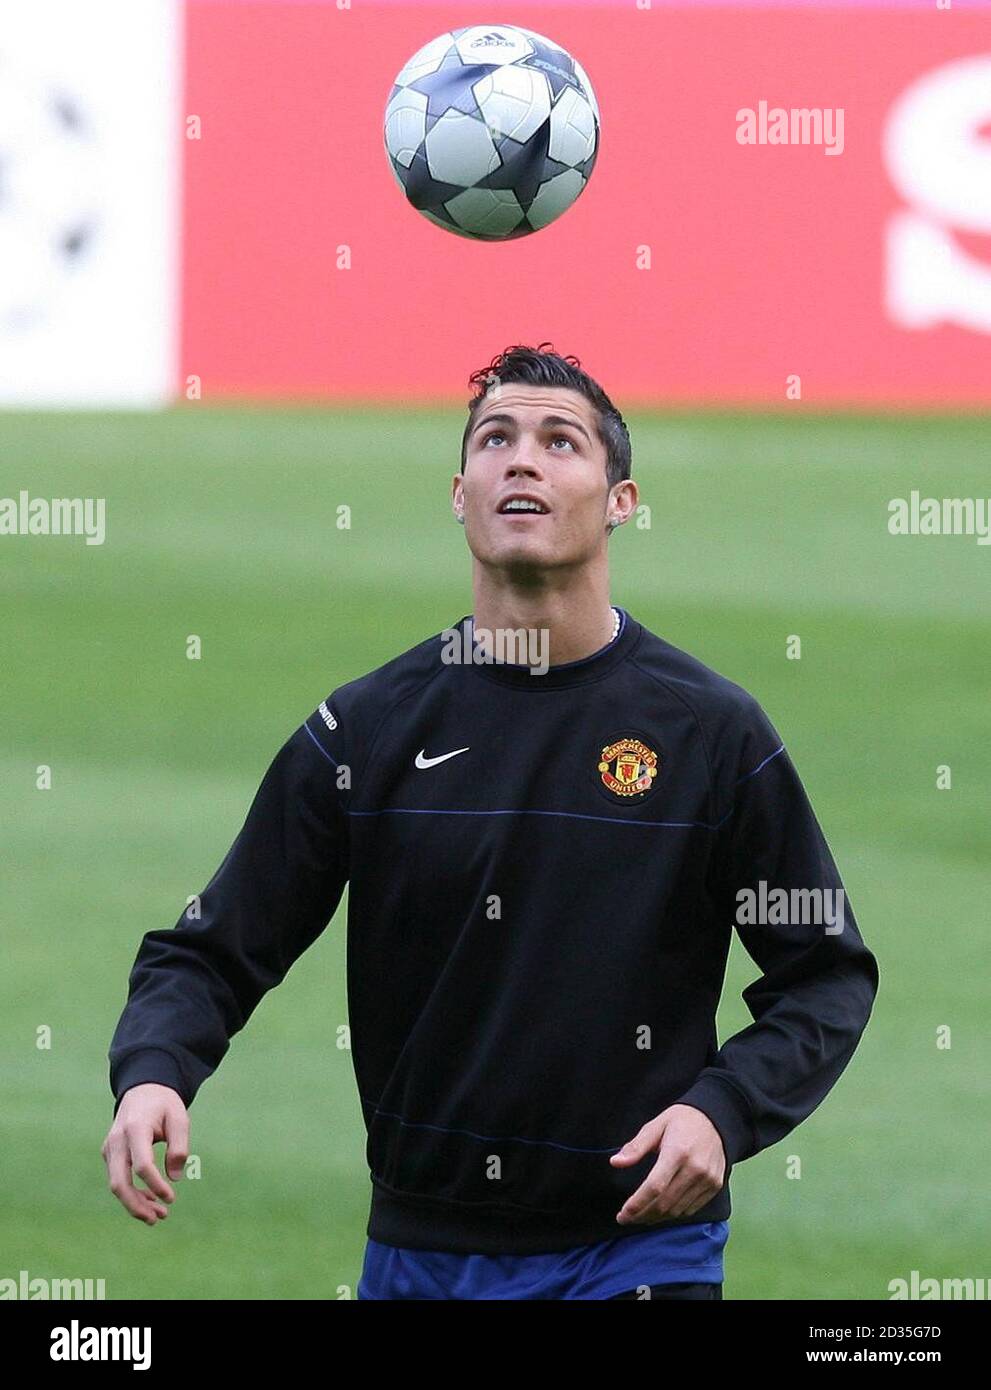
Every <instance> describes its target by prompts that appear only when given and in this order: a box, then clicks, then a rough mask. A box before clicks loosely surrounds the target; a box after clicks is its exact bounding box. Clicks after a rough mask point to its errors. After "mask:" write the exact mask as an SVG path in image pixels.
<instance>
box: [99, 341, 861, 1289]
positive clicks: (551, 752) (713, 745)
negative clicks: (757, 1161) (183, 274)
mask: <svg viewBox="0 0 991 1390" xmlns="http://www.w3.org/2000/svg"><path fill="white" fill-rule="evenodd" d="M548 347H549V345H548V344H541V345H540V347H538V348H537V349H532V348H529V347H514V348H510V349H507V350H506V352H504V353H502V354H500V355H499V356H498V357H497V358H496V359H494V361H493V362H492V364H491V366H490V367H489V368H488V369H485V370H483V371H479V372H476V373H474V374H473V375H472V377H471V378H470V381H471V383H472V385H473V386H474V387H475V388H476V392H475V394H474V396H473V398H472V400H471V402H470V404H469V418H468V423H467V425H466V428H465V433H464V437H463V440H462V464H461V471H460V472H459V473H458V474H456V475H455V478H454V485H453V499H452V500H453V508H454V513H455V517H456V519H457V520H458V521H460V522H462V523H463V524H464V526H465V534H466V538H467V542H468V547H469V549H470V551H471V553H472V557H473V566H472V582H473V591H474V611H473V614H472V615H471V616H469V617H465V618H462V619H461V620H460V621H459V622H458V623H457V624H456V625H455V626H454V627H453V628H450V629H445V631H444V632H441V633H439V634H437V635H435V636H434V637H431V638H428V639H427V640H426V641H424V642H421V643H420V644H419V645H418V646H415V647H413V648H412V649H411V650H410V651H408V652H405V653H404V654H403V655H401V656H399V657H397V658H396V659H395V660H393V661H390V662H388V663H386V665H384V666H382V667H380V668H379V669H378V670H376V671H373V672H371V673H370V674H369V675H367V676H364V677H362V678H361V679H359V680H355V681H351V682H349V683H348V684H346V685H343V686H341V687H340V688H339V689H337V690H336V691H334V692H333V693H332V694H331V695H330V696H329V697H328V698H327V699H326V700H325V701H323V702H322V703H321V704H320V706H319V707H318V709H317V710H316V711H315V712H314V713H313V714H312V715H311V716H310V717H309V718H308V719H307V720H306V722H305V723H304V724H303V725H302V726H301V727H300V728H299V729H298V730H297V731H296V732H295V733H294V734H293V735H292V736H291V737H290V738H289V739H288V741H287V742H286V743H285V745H284V746H283V748H282V749H281V751H280V752H279V753H278V755H277V756H276V758H275V760H274V761H273V763H272V765H271V767H270V768H269V770H268V772H267V773H266V775H265V777H264V780H263V781H262V783H261V786H260V788H259V791H258V793H257V795H256V797H255V800H254V802H253V804H252V806H251V809H250V811H249V813H248V817H247V820H246V821H245V824H244V827H243V829H242V830H241V832H240V834H239V835H238V837H237V839H236V840H235V842H234V844H233V846H232V848H231V850H230V851H229V853H228V855H227V857H226V858H225V860H224V862H223V864H222V865H221V866H220V869H219V870H218V872H217V874H216V875H215V876H214V878H213V880H212V881H211V882H210V884H208V886H207V888H206V889H205V890H204V892H203V894H202V898H201V903H200V916H199V917H198V918H197V919H196V920H187V919H186V918H185V917H184V918H181V919H180V921H179V923H178V925H177V926H176V928H175V929H174V930H170V931H152V932H149V933H148V934H147V935H146V936H145V937H144V940H143V942H142V944H141V948H140V950H139V953H138V957H137V961H136V963H135V967H134V970H133V972H132V974H131V980H130V994H129V998H128V1002H127V1005H126V1007H125V1009H124V1012H123V1015H122V1017H121V1020H120V1022H119V1024H118V1027H117V1030H116V1033H115V1035H114V1039H113V1042H112V1044H111V1050H110V1060H111V1087H112V1089H113V1091H114V1094H115V1096H116V1097H117V1109H116V1111H115V1116H116V1118H115V1121H114V1124H113V1127H112V1128H111V1130H110V1133H109V1134H108V1136H107V1139H106V1141H105V1144H104V1148H103V1153H104V1157H105V1159H106V1161H107V1165H108V1171H109V1178H110V1183H111V1188H112V1190H113V1191H114V1192H115V1193H116V1195H117V1196H118V1197H119V1198H120V1200H121V1201H122V1202H123V1204H124V1205H125V1206H126V1208H127V1209H128V1210H129V1211H130V1212H131V1213H132V1214H133V1215H134V1216H136V1217H138V1218H139V1219H141V1220H144V1221H146V1222H147V1223H148V1224H149V1225H154V1224H155V1223H156V1221H158V1220H160V1219H161V1218H163V1217H164V1216H165V1215H166V1213H167V1206H166V1204H167V1203H170V1202H171V1201H172V1200H173V1199H174V1191H173V1189H172V1187H171V1186H170V1184H169V1183H168V1182H167V1181H166V1180H165V1178H164V1177H163V1176H162V1175H161V1173H160V1172H159V1171H158V1169H157V1168H156V1166H155V1162H154V1156H153V1149H152V1145H153V1143H154V1142H157V1141H159V1140H163V1139H164V1140H165V1141H166V1143H167V1146H168V1153H167V1161H166V1172H167V1173H168V1174H169V1176H171V1177H172V1178H176V1177H178V1176H179V1174H180V1172H181V1167H182V1162H183V1159H184V1157H185V1155H186V1151H187V1138H188V1120H187V1114H186V1107H187V1106H188V1105H190V1104H191V1102H192V1100H193V1097H194V1096H195V1094H196V1092H197V1090H198V1088H199V1086H200V1085H201V1084H202V1082H203V1081H204V1080H205V1079H206V1078H207V1077H208V1076H209V1075H210V1074H211V1073H212V1072H213V1071H214V1070H215V1069H216V1067H217V1066H218V1065H219V1063H220V1061H221V1059H222V1058H223V1056H224V1054H225V1052H226V1051H227V1048H228V1046H229V1042H230V1038H231V1036H232V1035H233V1034H234V1033H236V1032H237V1031H238V1030H239V1029H241V1028H242V1027H243V1026H244V1024H245V1023H246V1022H247V1020H248V1018H249V1016H250V1014H251V1012H252V1010H253V1009H254V1008H255V1006H256V1005H257V1003H258V1002H259V1000H260V999H261V997H262V995H263V994H264V993H265V992H266V991H267V990H268V989H270V988H271V987H272V986H273V985H276V984H278V983H279V982H280V981H281V980H282V979H283V977H284V976H285V974H286V972H287V971H288V970H289V968H290V966H291V965H292V963H293V962H294V961H295V960H296V959H297V958H298V956H299V955H300V954H301V953H302V952H303V951H305V950H306V948H307V947H308V946H309V945H310V944H311V943H312V942H313V940H314V939H315V938H316V937H317V936H318V935H319V933H320V932H321V931H322V930H323V928H324V926H325V925H326V923H327V922H328V921H329V919H330V918H331V917H332V916H333V913H334V911H335V909H336V907H337V904H338V902H339V900H340V898H341V895H342V892H343V889H344V885H345V883H346V882H348V883H349V885H350V887H349V895H348V928H347V930H348V998H349V1014H350V1027H351V1039H352V1049H353V1059H354V1067H355V1075H356V1080H357V1085H358V1090H359V1093H360V1097H361V1104H362V1108H363V1114H364V1118H365V1122H366V1126H367V1130H368V1144H367V1158H368V1163H369V1167H370V1169H371V1180H372V1198H371V1212H370V1217H369V1224H368V1237H369V1240H368V1245H367V1247H366V1254H365V1263H364V1270H363V1274H362V1279H361V1283H360V1285H359V1288H358V1297H359V1298H363V1299H364V1298H368V1299H393V1298H455V1299H486V1298H492V1299H503V1298H514V1299H515V1298H519V1299H537V1298H551V1299H572V1298H579V1299H590V1298H601V1299H605V1298H634V1297H647V1296H652V1297H653V1296H656V1297H668V1298H705V1297H709V1298H719V1297H720V1296H721V1289H722V1276H723V1269H722V1251H723V1246H724V1244H725V1241H726V1237H727V1229H728V1228H727V1217H728V1216H729V1214H730V1198H729V1185H728V1179H729V1175H730V1170H731V1168H732V1165H733V1164H734V1163H738V1162H740V1161H741V1160H743V1159H745V1158H748V1157H750V1156H751V1155H753V1154H755V1153H758V1152H759V1151H760V1150H761V1149H764V1148H766V1147H767V1146H768V1145H770V1144H774V1143H776V1142H777V1141H778V1140H780V1139H782V1138H783V1137H784V1136H785V1135H787V1134H788V1133H789V1132H790V1131H791V1130H792V1129H793V1128H794V1127H795V1126H796V1125H797V1124H798V1123H800V1122H801V1121H802V1120H803V1119H805V1118H806V1117H807V1116H808V1115H809V1114H810V1113H811V1112H812V1111H813V1110H814V1109H815V1107H816V1106H817V1105H818V1104H819V1103H820V1102H821V1101H822V1100H823V1098H824V1097H825V1096H826V1094H827V1093H828V1092H829V1090H830V1088H831V1087H832V1086H833V1085H834V1083H835V1082H836V1080H837V1078H838V1077H839V1075H840V1073H841V1072H842V1070H843V1068H844V1067H845V1065H846V1063H847V1062H848V1061H849V1059H850V1056H851V1055H852V1053H853V1051H854V1049H855V1047H856V1045H857V1042H858V1040H859V1038H860V1036H861V1034H862V1032H863V1029H864V1027H865V1025H866V1023H867V1020H868V1018H869V1015H870V1011H871V1008H872V1004H873V1000H874V996H875V993H876V989H877V982H878V971H877V964H876V961H875V958H874V956H873V955H872V953H871V952H870V951H869V950H868V948H867V946H866V945H865V944H864V942H863V940H862V938H861V935H860V933H859V930H858V927H857V924H856V921H855V919H854V916H853V913H852V911H851V910H850V907H849V904H847V903H846V901H845V897H844V895H843V890H842V885H841V882H840V878H839V874H838V872H837V869H836V865H835V863H834V862H833V859H832V856H831V855H830V852H829V849H828V847H827V845H826V842H825V840H824V838H823V835H822V831H821V830H820V828H819V825H818V822H817V820H816V818H815V815H814V813H813V811H812V809H811V806H810V804H809V802H808V800H807V798H806V795H805V793H804V790H803V788H802V785H801V782H800V781H799V778H798V775H797V773H796V771H795V769H794V767H793V765H792V763H791V761H790V759H789V756H788V753H787V752H786V750H785V749H784V748H783V746H782V742H781V739H780V737H779V736H778V734H777V732H776V731H775V729H774V727H773V726H772V725H771V723H770V722H769V721H768V719H767V716H766V715H765V714H764V713H763V711H762V710H761V708H760V706H759V705H758V704H757V702H756V701H755V700H754V699H753V698H752V697H751V696H749V695H748V694H747V693H746V692H745V691H744V690H742V689H741V688H740V687H739V686H737V685H735V684H733V683H732V682H731V681H728V680H726V679H725V678H723V677H722V676H719V675H717V674H716V673H715V672H714V671H711V670H709V669H708V668H707V667H706V666H704V665H702V664H701V663H700V662H699V661H697V660H695V659H694V658H693V657H691V656H689V655H687V654H686V653H684V652H682V651H679V650H678V649H677V648H675V647H673V646H671V645H669V644H668V643H667V642H665V641H663V640H662V639H661V638H660V637H657V636H655V635H654V634H653V633H651V632H649V631H648V630H647V629H646V628H644V627H643V626H642V625H641V624H640V623H638V622H637V621H636V619H635V618H634V617H633V616H632V614H630V613H629V612H627V611H625V610H623V609H616V608H612V607H611V606H610V603H609V570H608V551H607V546H608V538H609V535H610V533H611V531H612V530H613V529H614V528H615V527H617V526H621V525H622V524H623V523H624V522H626V521H627V520H628V519H629V518H630V516H631V515H632V514H633V512H634V509H635V507H636V505H637V487H636V484H635V483H634V482H633V481H632V480H631V478H630V443H629V435H628V433H627V430H626V426H625V425H624V423H623V421H622V418H621V416H620V415H619V413H618V411H617V410H616V409H615V407H614V406H613V404H612V402H611V401H610V400H609V398H608V396H606V395H605V393H604V392H603V391H602V389H601V387H599V386H598V385H597V383H595V382H594V381H593V380H592V379H591V378H590V377H588V376H587V375H586V374H585V373H584V372H583V371H582V370H581V369H580V365H579V364H578V362H577V360H576V359H574V358H571V357H569V358H562V357H560V356H559V355H557V354H556V353H554V352H553V350H550V351H545V350H544V349H545V348H548ZM510 637H514V638H515V643H514V642H513V641H509V640H507V639H508V638H510ZM507 650H508V651H511V652H512V651H515V654H516V656H517V657H519V658H520V659H517V660H513V659H512V658H511V656H510V657H507V655H506V653H507ZM734 926H735V929H736V930H737V931H738V932H739V935H740V937H741V939H742V940H743V942H744V945H745V946H746V948H747V950H748V952H749V953H750V955H751V957H752V958H753V960H754V961H755V962H756V964H757V965H758V967H759V968H760V970H761V971H762V975H761V977H760V978H759V979H758V980H757V981H755V982H754V983H753V984H751V985H750V986H749V987H748V988H747V990H746V991H745V992H744V999H745V1000H746V1002H747V1004H748V1006H749V1008H750V1011H751V1013H752V1015H753V1017H754V1020H755V1021H754V1023H753V1024H752V1025H751V1026H749V1027H748V1028H746V1029H744V1030H743V1031H742V1032H741V1033H739V1034H737V1035H736V1036H735V1037H732V1038H730V1039H728V1040H727V1041H726V1042H725V1043H724V1045H723V1046H722V1048H720V1047H719V1046H718V1042H717V1037H716V1030H715V1021H714V1020H715V1012H716V1007H717V1004H718V1001H719V995H720V991H721V988H722V982H723V975H724V969H725V964H726V957H727V952H728V949H729V945H730V939H731V935H732V931H733V929H734ZM134 1173H137V1174H138V1175H139V1176H140V1177H141V1178H143V1179H144V1181H145V1182H146V1183H147V1185H148V1189H149V1190H148V1191H145V1190H143V1189H140V1188H137V1187H136V1186H135V1185H134V1181H133V1174H134Z"/></svg>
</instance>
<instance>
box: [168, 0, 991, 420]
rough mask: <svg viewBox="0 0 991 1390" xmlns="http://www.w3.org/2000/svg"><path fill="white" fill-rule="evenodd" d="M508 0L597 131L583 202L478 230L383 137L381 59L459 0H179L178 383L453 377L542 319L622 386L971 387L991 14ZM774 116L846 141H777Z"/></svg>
mask: <svg viewBox="0 0 991 1390" xmlns="http://www.w3.org/2000/svg"><path fill="white" fill-rule="evenodd" d="M497 9H498V14H497V15H489V14H488V12H487V11H486V16H487V17H488V18H497V19H498V22H499V23H504V24H506V23H508V24H512V23H518V24H521V25H524V26H526V27H529V28H532V29H537V30H538V32H540V33H542V34H545V35H547V36H548V37H550V38H552V39H554V40H555V41H556V42H557V43H559V44H561V45H562V46H563V47H565V48H566V49H568V50H569V51H570V52H571V53H573V54H574V55H575V56H576V57H577V58H578V59H579V60H580V62H581V63H582V65H583V67H584V68H585V69H586V71H587V72H588V74H589V77H590V79H591V81H592V83H593V86H594V88H595V93H596V96H597V99H598V103H599V106H600V108H601V112H602V131H601V145H600V151H599V157H598V162H597V164H596V167H595V170H594V172H593V174H592V178H591V182H590V183H589V186H588V188H587V189H586V190H585V192H584V193H583V194H582V195H581V197H580V198H579V199H578V201H577V202H576V203H575V205H574V206H573V207H572V208H571V209H570V210H569V211H568V212H566V213H565V214H564V215H563V216H562V217H561V218H560V219H559V220H558V221H556V222H554V223H553V224H552V225H550V226H549V227H547V228H545V229H544V230H543V231H541V232H538V233H536V234H535V235H532V236H528V237H524V238H521V239H519V240H515V241H508V242H502V243H494V244H493V243H480V242H475V241H470V240H467V239H463V238H461V237H457V236H453V235H451V234H450V233H447V232H445V231H443V230H441V229H439V228H438V227H436V226H434V225H433V224H431V223H430V222H428V221H427V220H426V219H425V218H423V217H421V216H420V215H418V214H417V213H416V212H415V211H413V210H412V208H410V207H409V206H408V205H407V204H406V202H405V200H404V198H403V196H402V193H401V191H400V189H399V187H398V186H397V184H396V182H395V180H394V179H393V177H392V174H391V172H390V169H389V166H388V161H387V158H386V154H385V151H384V148H383V143H382V120H383V111H384V107H385V103H386V99H387V97H388V94H389V91H390V87H391V85H392V81H393V78H394V76H395V75H396V73H397V72H398V71H399V70H400V68H401V67H402V66H403V64H404V63H405V62H406V60H407V59H408V58H409V57H410V56H411V54H412V53H413V52H414V51H415V50H416V49H418V48H419V47H421V46H422V45H423V44H424V43H425V42H427V41H428V40H429V39H431V38H434V37H435V36H437V35H439V34H441V33H443V32H444V31H445V30H449V29H451V28H453V27H458V26H461V25H464V24H467V23H476V22H478V20H479V15H478V11H477V10H476V9H474V8H473V9H472V10H471V12H470V13H469V12H467V11H466V8H465V6H457V5H418V6H398V5H371V4H361V5H359V4H358V3H355V4H354V5H353V6H352V7H350V8H344V9H339V8H338V7H337V6H336V5H335V4H320V5H314V4H293V5H290V4H285V3H278V0H260V2H259V3H250V2H249V3H242V4H237V5H230V4H223V3H214V2H211V0H190V3H189V5H188V7H187V18H186V60H185V81H186V93H185V109H186V112H187V113H189V114H190V115H195V116H197V117H198V118H199V126H198V134H199V138H198V139H187V140H186V141H185V147H184V166H185V173H184V214H183V218H184V231H183V288H182V325H183V328H182V350H181V374H182V378H183V379H185V378H186V376H187V375H189V374H195V375H196V376H198V377H199V378H200V379H201V382H202V389H203V392H204V395H210V396H213V397H216V396H218V395H229V394H237V395H260V396H273V395H274V396H279V395H285V396H293V397H311V396H321V397H322V396H328V397H335V398H340V399H350V400H354V399H364V398H369V399H371V398H374V399H378V400H382V399H385V400H388V399H393V400H414V399H423V400H429V399H432V398H458V399H460V397H461V396H462V395H463V394H464V390H465V382H466V377H467V374H468V372H469V371H470V370H472V369H474V368H475V367H477V366H480V365H483V364H484V363H486V362H487V361H488V360H489V359H490V358H491V357H492V355H493V354H494V353H496V352H498V351H499V350H500V349H501V348H503V347H505V346H507V345H509V344H512V343H517V342H530V343H536V342H539V341H542V340H545V339H546V340H551V341H553V343H554V344H555V346H556V347H557V348H558V350H559V351H562V352H573V353H576V354H577V355H578V356H579V357H580V358H581V360H582V362H583V364H584V365H586V366H587V367H588V369H589V370H590V371H591V372H593V374H594V375H596V376H597V377H599V378H600V379H602V380H603V381H607V382H608V383H609V388H610V390H611V391H615V392H616V394H617V395H621V396H622V397H623V399H624V401H625V402H627V403H631V402H633V401H643V402H655V401H664V402H676V403H678V402H683V403H722V402H727V403H734V402H740V403H768V404H774V403H783V402H784V401H785V399H786V389H787V383H788V381H789V379H792V380H793V379H794V378H800V382H801V395H802V399H803V400H804V401H806V402H809V403H816V402H818V403H822V404H828V405H844V404H850V405H854V404H878V405H898V404H912V405H933V406H950V405H976V404H979V403H982V402H986V401H987V400H988V398H989V395H991V140H989V131H991V26H989V24H988V20H987V16H986V14H985V15H982V14H980V13H979V12H973V11H969V12H968V11H966V10H964V9H959V8H958V9H955V10H951V11H943V10H938V9H936V8H935V7H933V8H929V9H927V10H925V11H919V10H914V9H913V10H899V9H892V8H877V9H874V8H864V7H856V8H852V9H837V10H821V9H814V8H801V9H795V10H785V9H781V8H768V9H752V8H747V9H713V8H710V7H708V6H703V7H698V8H685V9H679V8H672V7H669V6H658V7H654V8H650V9H639V8H636V7H635V6H634V5H633V4H631V5H628V6H624V7H612V8H609V9H608V10H603V9H599V8H598V7H596V6H593V5H581V6H561V7H560V8H557V7H551V6H547V5H542V6H540V7H539V10H537V9H535V7H534V6H532V5H519V4H500V5H499V6H498V7H497ZM792 110H796V111H797V110H804V111H808V110H814V111H818V112H821V113H823V119H824V121H825V122H826V126H825V129H830V128H831V129H832V130H833V135H834V139H833V148H829V146H828V144H826V143H825V142H824V141H823V142H820V143H814V142H811V141H805V142H802V141H800V140H799V141H798V142H797V143H791V142H790V141H789V142H787V143H785V142H782V141H775V140H774V139H773V137H772V136H771V133H770V132H771V130H772V129H773V128H774V127H775V120H776V119H777V118H776V117H775V115H774V113H775V112H776V111H778V112H784V113H789V112H791V111H792ZM748 113H753V114H752V117H751V115H749V114H748ZM830 113H832V115H830ZM840 113H841V114H840ZM830 121H832V122H833V124H832V127H830V124H829V123H830ZM838 121H841V122H842V140H839V139H836V138H835V136H836V133H837V131H838V129H839V126H838V125H837V122H838ZM784 128H785V127H783V126H781V125H780V122H779V124H778V127H777V129H778V133H779V134H780V133H781V132H782V130H784ZM194 129H196V127H194ZM805 129H806V130H807V129H808V127H807V126H806V127H805ZM748 135H749V136H750V137H751V142H749V143H748V142H747V137H748ZM796 140H798V137H797V136H796Z"/></svg>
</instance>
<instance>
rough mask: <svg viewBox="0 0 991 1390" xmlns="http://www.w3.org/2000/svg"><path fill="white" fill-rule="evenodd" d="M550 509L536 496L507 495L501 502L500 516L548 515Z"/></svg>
mask: <svg viewBox="0 0 991 1390" xmlns="http://www.w3.org/2000/svg"><path fill="white" fill-rule="evenodd" d="M548 510H549V509H548V508H547V507H545V506H544V504H543V502H541V501H539V500H538V499H537V498H536V497H519V496H517V497H507V498H506V500H505V501H504V502H501V503H500V504H499V514H500V516H546V515H547V512H548Z"/></svg>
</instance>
